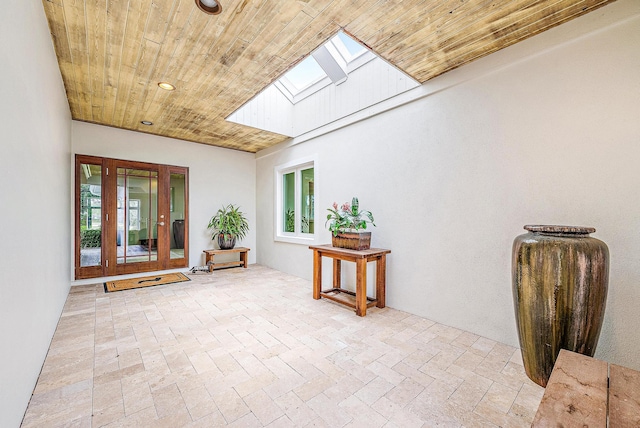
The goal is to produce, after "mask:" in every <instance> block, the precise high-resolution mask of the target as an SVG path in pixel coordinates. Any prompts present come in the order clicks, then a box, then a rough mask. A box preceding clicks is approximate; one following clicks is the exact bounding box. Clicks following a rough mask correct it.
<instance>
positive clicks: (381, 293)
mask: <svg viewBox="0 0 640 428" xmlns="http://www.w3.org/2000/svg"><path fill="white" fill-rule="evenodd" d="M386 284H387V257H386V255H385V254H383V255H381V256H380V257H379V258H378V260H377V261H376V300H377V301H378V302H377V303H376V306H377V307H378V308H384V306H385V304H386V301H385V297H386V291H387V290H386V288H387V286H386Z"/></svg>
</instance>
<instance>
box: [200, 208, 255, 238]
mask: <svg viewBox="0 0 640 428" xmlns="http://www.w3.org/2000/svg"><path fill="white" fill-rule="evenodd" d="M207 228H208V229H211V230H212V232H213V233H212V235H211V239H212V240H213V239H216V237H217V236H218V235H223V238H224V239H227V238H240V239H243V238H244V237H245V236H247V232H248V231H249V223H248V221H247V218H246V217H245V216H244V213H243V212H242V211H240V207H236V206H234V205H233V204H229V205H227V206H226V207H224V206H223V207H222V208H220V209H219V210H218V212H216V214H215V215H214V216H213V217H211V220H209V225H208V226H207Z"/></svg>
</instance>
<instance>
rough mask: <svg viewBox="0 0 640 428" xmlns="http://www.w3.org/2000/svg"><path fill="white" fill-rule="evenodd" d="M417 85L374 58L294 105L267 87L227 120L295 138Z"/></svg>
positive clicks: (396, 70)
mask: <svg viewBox="0 0 640 428" xmlns="http://www.w3.org/2000/svg"><path fill="white" fill-rule="evenodd" d="M419 86H420V84H419V83H418V82H417V81H415V80H413V79H412V78H410V77H409V76H407V75H406V74H404V73H403V72H402V71H400V70H398V69H397V68H395V67H394V66H392V65H390V64H389V63H387V62H386V61H384V60H383V59H381V58H379V57H375V58H374V59H373V60H371V61H369V62H367V63H366V64H364V65H362V66H360V67H359V68H357V69H355V70H353V71H352V72H350V73H349V78H348V79H347V80H346V81H344V82H342V83H340V84H339V85H334V84H329V85H327V86H325V87H324V88H322V89H320V90H319V91H317V92H315V93H313V94H311V95H309V96H307V97H306V98H304V99H302V100H300V101H298V102H297V103H296V104H292V103H291V102H290V101H289V99H287V97H285V96H284V95H283V94H282V92H280V91H279V90H278V89H277V88H276V87H275V84H272V85H269V86H268V87H267V88H266V89H265V90H264V91H262V92H261V93H260V94H258V95H256V96H255V97H254V98H253V99H251V100H250V101H249V102H247V103H246V104H244V105H243V106H242V107H241V108H239V109H238V110H236V111H235V112H233V113H232V114H231V115H230V116H229V117H228V118H227V120H229V121H231V122H235V123H240V124H242V125H247V126H252V127H254V128H259V129H265V130H267V131H271V132H277V133H279V134H282V135H288V136H296V137H297V136H300V135H302V134H305V133H308V132H310V131H313V130H314V129H317V128H320V127H322V126H323V125H325V124H327V123H332V122H335V121H337V120H339V119H342V118H344V117H347V116H349V115H352V114H354V113H357V112H361V111H362V110H365V109H367V108H368V107H370V106H374V105H376V104H379V103H381V102H383V101H385V100H388V99H390V98H393V97H395V96H396V95H399V94H402V93H404V92H406V91H408V90H410V89H413V88H416V87H419Z"/></svg>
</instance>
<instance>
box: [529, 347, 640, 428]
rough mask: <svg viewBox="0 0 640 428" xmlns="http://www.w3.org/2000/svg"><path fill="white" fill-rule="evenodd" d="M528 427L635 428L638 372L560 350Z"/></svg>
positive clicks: (639, 417) (639, 416)
mask: <svg viewBox="0 0 640 428" xmlns="http://www.w3.org/2000/svg"><path fill="white" fill-rule="evenodd" d="M607 418H608V423H607ZM531 426H532V427H535V428H542V427H561V426H563V427H590V428H606V427H607V426H609V427H611V428H617V427H621V428H623V427H638V426H640V372H638V371H635V370H632V369H629V368H626V367H622V366H617V365H615V364H608V365H607V362H606V361H600V360H596V359H595V358H591V357H587V356H586V355H581V354H577V353H575V352H571V351H567V350H565V349H561V350H560V354H559V355H558V359H557V360H556V363H555V365H554V366H553V371H552V372H551V377H550V378H549V383H548V384H547V388H546V390H545V391H544V396H543V397H542V401H541V402H540V407H538V412H537V413H536V417H535V419H534V420H533V424H532V425H531Z"/></svg>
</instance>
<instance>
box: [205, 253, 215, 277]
mask: <svg viewBox="0 0 640 428" xmlns="http://www.w3.org/2000/svg"><path fill="white" fill-rule="evenodd" d="M213 256H215V254H208V253H207V257H205V265H207V266H209V272H213ZM209 262H211V263H209Z"/></svg>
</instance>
